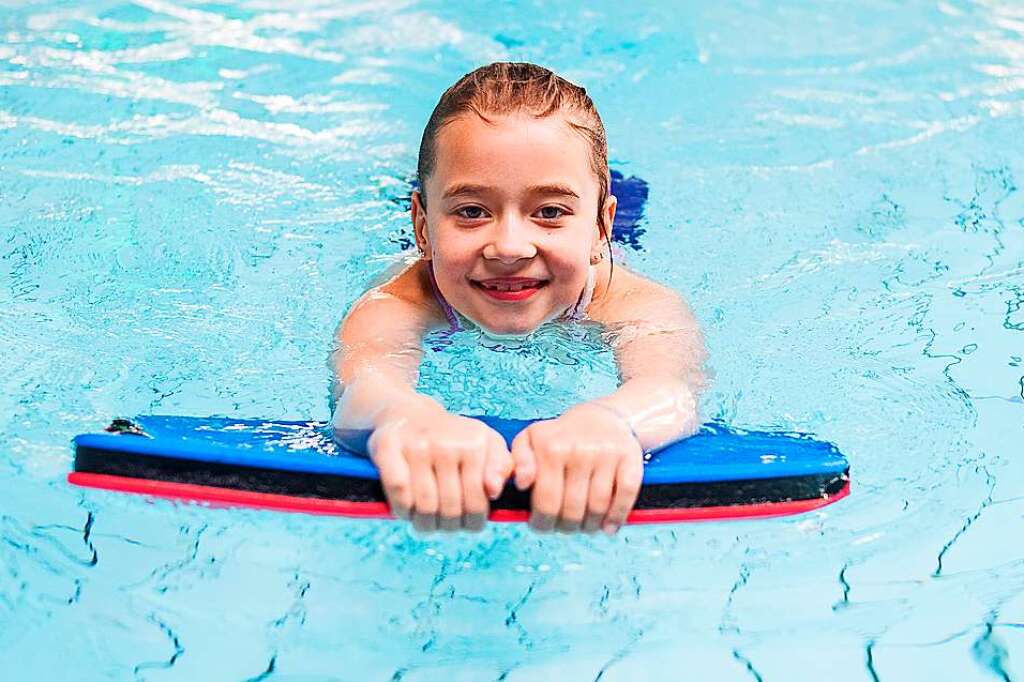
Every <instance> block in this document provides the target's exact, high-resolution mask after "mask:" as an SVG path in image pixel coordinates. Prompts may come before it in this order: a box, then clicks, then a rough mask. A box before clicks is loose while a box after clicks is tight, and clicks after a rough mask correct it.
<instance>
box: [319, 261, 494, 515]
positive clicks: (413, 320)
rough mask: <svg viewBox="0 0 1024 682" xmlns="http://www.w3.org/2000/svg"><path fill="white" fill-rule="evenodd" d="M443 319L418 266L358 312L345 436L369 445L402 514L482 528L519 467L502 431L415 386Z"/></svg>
mask: <svg viewBox="0 0 1024 682" xmlns="http://www.w3.org/2000/svg"><path fill="white" fill-rule="evenodd" d="M438 322H439V313H438V311H437V310H436V309H435V308H434V307H433V306H432V301H431V300H430V298H429V293H427V292H425V291H424V288H423V281H422V271H421V270H420V271H418V270H417V269H416V266H413V267H411V268H408V269H407V270H405V271H404V272H403V273H402V274H400V275H399V276H398V277H397V278H396V279H394V280H392V281H391V282H389V283H388V284H386V285H384V286H382V287H380V288H375V289H371V290H370V291H369V292H367V293H366V294H365V295H364V296H363V297H362V298H361V299H360V300H359V301H358V302H357V303H356V304H355V306H353V308H352V310H351V311H350V312H349V314H348V316H347V317H346V318H345V320H344V321H343V322H342V323H341V326H340V327H339V329H338V334H337V350H336V351H335V353H333V354H332V357H331V364H332V368H333V370H334V376H335V382H336V387H337V388H336V390H337V391H339V392H340V396H339V397H338V404H337V407H336V408H335V411H334V418H333V426H334V433H335V437H336V438H337V439H338V440H339V441H341V442H342V443H343V444H345V445H347V446H350V447H356V448H359V447H361V446H362V445H363V437H364V436H365V434H366V432H367V431H370V436H369V439H368V440H366V441H365V445H366V451H367V454H369V456H370V458H371V459H372V460H373V463H374V464H375V465H376V466H377V469H378V471H379V472H380V479H381V485H382V486H383V488H384V493H385V495H387V499H388V503H389V505H390V507H391V510H392V512H393V513H394V514H395V515H396V516H398V517H400V518H411V520H412V521H413V524H414V526H415V527H416V528H417V529H419V530H423V531H429V530H434V529H436V528H438V527H440V528H442V529H447V530H454V529H457V528H468V529H479V528H481V527H482V526H483V523H484V519H485V517H486V514H487V510H488V501H487V498H488V497H490V498H491V499H495V498H497V497H498V495H499V494H500V493H501V490H502V488H503V487H504V484H505V480H506V479H507V478H508V476H509V473H510V472H511V470H512V460H511V458H510V456H509V454H508V448H507V447H506V445H505V441H504V440H503V439H502V437H501V436H500V435H499V434H498V433H497V432H496V431H494V430H492V429H491V428H489V427H487V426H486V425H484V424H483V423H482V422H479V421H476V420H474V419H470V418H468V417H462V416H459V415H453V414H450V413H448V412H447V411H446V410H445V409H444V407H443V406H442V405H441V404H440V403H438V402H437V401H435V400H434V399H433V398H431V397H429V396H426V395H422V394H420V393H417V392H416V390H415V384H416V378H417V373H418V370H419V363H420V359H421V356H422V347H421V342H422V339H423V335H424V334H425V333H426V332H427V331H428V330H429V329H430V328H431V327H433V326H434V325H435V324H437V323H438Z"/></svg>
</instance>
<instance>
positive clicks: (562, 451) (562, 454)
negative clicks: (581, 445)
mask: <svg viewBox="0 0 1024 682" xmlns="http://www.w3.org/2000/svg"><path fill="white" fill-rule="evenodd" d="M539 454H540V457H541V459H543V461H545V462H565V461H566V460H567V459H568V458H569V456H570V455H571V454H572V448H570V447H569V445H568V444H567V443H564V442H562V441H557V440H556V441H551V442H549V443H547V444H546V445H545V446H544V447H543V448H541V451H540V453H539Z"/></svg>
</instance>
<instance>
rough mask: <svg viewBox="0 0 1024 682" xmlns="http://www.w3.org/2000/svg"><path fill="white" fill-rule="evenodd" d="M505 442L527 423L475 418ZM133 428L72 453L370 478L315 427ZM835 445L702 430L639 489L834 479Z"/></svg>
mask: <svg viewBox="0 0 1024 682" xmlns="http://www.w3.org/2000/svg"><path fill="white" fill-rule="evenodd" d="M475 418H476V419H480V420H481V421H483V422H485V423H486V424H488V425H489V426H491V427H492V428H494V429H495V430H496V431H498V432H499V433H500V434H501V435H502V436H503V437H504V438H505V440H506V442H508V443H511V441H512V439H513V438H514V437H515V436H516V434H518V433H519V432H520V431H521V430H523V429H524V428H526V427H527V426H529V425H530V424H531V423H532V422H531V421H528V420H518V419H499V418H495V417H475ZM132 422H133V423H134V424H136V425H138V426H139V427H141V429H142V430H143V431H144V432H145V435H133V434H127V433H121V434H114V433H91V434H84V435H80V436H77V437H76V438H75V441H74V442H75V445H76V446H77V447H84V448H93V449H97V450H104V451H111V452H122V453H132V454H137V455H148V456H153V457H167V458H176V459H185V460H191V461H198V462H210V463H220V464H229V465H234V466H242V467H257V468H267V469H277V470H285V471H297V472H305V473H312V474H324V475H332V476H350V477H357V478H366V479H376V478H378V475H377V469H376V467H375V466H374V465H373V463H372V462H370V461H369V460H368V459H367V458H366V457H365V456H364V455H361V454H358V453H354V452H350V451H349V450H346V449H345V448H343V447H341V446H340V445H338V444H337V443H336V442H335V441H334V439H333V438H332V436H331V431H330V427H329V425H328V424H326V423H324V422H317V421H275V420H260V419H230V418H222V417H179V416H160V415H149V416H141V417H137V418H135V419H133V420H132ZM848 466H849V465H848V463H847V461H846V458H845V457H844V456H843V455H842V453H840V452H839V450H838V449H837V448H836V446H835V445H833V444H831V443H828V442H824V441H820V440H816V439H814V438H813V437H812V436H809V435H806V434H797V433H781V432H771V431H751V430H741V429H734V428H730V427H728V426H726V425H725V424H722V423H720V422H710V423H708V424H705V425H704V426H703V427H702V428H701V430H700V431H699V432H698V433H697V434H696V435H694V436H692V437H690V438H687V439H685V440H683V441H679V442H677V443H673V444H672V445H669V446H667V447H665V448H663V449H661V450H659V451H658V452H656V453H654V454H653V455H650V457H649V460H648V461H647V463H646V465H645V468H644V484H645V485H650V484H655V485H656V484H665V483H709V482H715V481H739V480H751V479H769V478H784V477H791V476H810V475H824V474H835V475H840V474H843V473H845V472H846V471H847V469H848Z"/></svg>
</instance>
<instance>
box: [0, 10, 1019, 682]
mask: <svg viewBox="0 0 1024 682" xmlns="http://www.w3.org/2000/svg"><path fill="white" fill-rule="evenodd" d="M8 5H9V6H8V7H5V9H4V12H3V17H2V19H0V225H2V227H0V262H2V270H0V272H2V273H3V274H2V277H3V280H2V284H3V285H2V286H0V311H2V312H0V342H2V346H3V347H4V348H6V349H9V350H8V351H7V352H5V353H3V354H2V356H0V370H2V371H0V377H2V379H0V381H2V382H3V388H4V390H3V391H2V392H0V396H2V397H0V446H2V447H0V491H2V499H3V504H2V505H0V540H2V542H0V557H2V560H0V669H4V670H7V671H10V674H15V672H16V673H17V676H18V677H19V678H28V677H30V676H32V675H36V676H39V677H41V678H44V679H76V678H77V677H79V676H80V674H79V671H84V670H89V671H90V672H89V677H90V679H100V678H110V679H124V678H126V677H136V678H139V679H160V678H165V679H176V678H183V679H246V678H248V679H260V676H261V675H262V676H263V679H268V678H269V679H272V678H273V677H274V676H280V677H283V678H287V677H288V676H291V677H292V678H293V679H299V678H303V677H305V678H316V679H330V678H334V679H353V678H362V677H366V676H371V677H373V676H376V677H383V676H391V677H392V678H393V679H433V678H436V677H441V676H444V677H445V678H449V679H472V680H476V679H497V678H500V679H510V680H514V679H517V678H518V679H525V678H527V677H533V676H537V675H542V674H544V673H551V674H553V675H555V674H557V675H559V676H560V677H561V678H563V679H594V678H595V677H597V676H598V675H601V679H602V680H608V679H634V678H636V677H639V676H640V675H644V676H645V677H647V678H654V679H674V678H676V677H678V675H679V674H681V673H680V672H679V671H692V674H693V675H695V676H697V677H699V678H704V677H707V678H713V679H716V680H718V679H738V680H750V679H764V680H776V679H785V680H796V679H817V678H820V677H821V676H822V675H824V674H827V675H829V677H830V678H832V679H857V680H862V679H891V678H894V677H895V678H897V679H906V680H910V679H956V680H969V679H992V678H996V679H998V678H1000V677H1002V678H1003V679H1013V678H1014V675H1019V674H1020V670H1021V665H1022V663H1021V660H1022V657H1024V653H1022V652H1024V634H1022V633H1024V628H1022V627H1021V624H1022V623H1024V598H1022V597H1021V588H1022V587H1024V551H1022V549H1021V546H1020V543H1019V541H1018V540H1017V538H1019V537H1020V536H1021V531H1022V528H1021V526H1022V522H1024V501H1022V500H1024V497H1022V495H1024V493H1022V492H1021V491H1022V490H1024V470H1022V466H1024V465H1022V460H1021V457H1020V454H1021V452H1020V450H1021V445H1020V444H1021V443H1022V442H1024V433H1022V430H1024V417H1022V414H1024V413H1022V409H1024V369H1022V360H1021V357H1022V356H1024V344H1022V341H1021V339H1022V336H1021V334H1022V332H1024V262H1022V256H1021V254H1022V253H1024V198H1022V197H1024V193H1022V192H1021V191H1020V189H1019V187H1018V185H1019V182H1020V177H1021V174H1022V172H1024V170H1022V168H1024V158H1022V157H1024V155H1022V152H1021V151H1020V147H1019V145H1018V144H1016V142H1017V140H1018V138H1019V137H1020V133H1019V131H1020V129H1021V119H1022V115H1024V100H1022V98H1021V92H1022V90H1024V81H1022V76H1024V28H1022V27H1024V12H1022V11H1021V8H1020V7H1019V5H1018V4H1016V3H1012V2H996V1H994V0H986V1H984V2H974V3H970V2H947V1H943V2H939V3H931V2H929V3H900V4H883V3H868V4H864V3H859V4H851V5H847V6H842V7H840V6H833V5H829V6H828V7H827V8H825V7H820V6H816V5H807V6H805V5H800V4H796V3H782V4H779V3H746V4H744V5H731V6H728V7H717V6H714V5H702V4H697V3H694V4H692V5H682V6H680V5H678V4H676V3H665V4H664V6H661V7H658V6H654V5H645V6H644V7H643V8H637V7H633V6H627V5H626V4H623V3H617V4H612V3H597V4H590V5H588V6H587V7H586V8H583V9H581V8H579V7H571V6H568V5H566V6H562V5H559V6H557V7H548V6H543V7H541V6H539V5H538V6H537V7H535V8H534V7H533V6H532V5H530V4H529V3H526V5H527V6H526V7H525V8H524V7H523V6H522V5H523V3H508V4H500V5H494V6H487V7H486V8H483V7H482V6H481V7H479V8H478V7H476V6H470V5H468V4H466V3H416V2H392V3H366V4H347V3H345V4H342V3H333V2H326V3H324V2H301V3H289V5H288V6H287V7H286V8H282V7H281V6H280V5H279V4H278V3H266V2H261V1H255V0H253V1H251V2H243V3H238V4H218V5H202V4H180V5H179V4H173V3H166V2H161V1H158V0H144V1H140V2H136V3H133V4H122V3H117V2H103V3H99V2H86V3H78V4H76V5H75V6H74V7H73V8H68V7H66V6H57V5H52V6H50V5H47V4H46V3H33V4H25V5H20V4H19V5H13V4H11V3H8ZM880 18H884V21H881V20H880ZM499 58H516V59H529V60H535V61H541V62H544V63H546V64H549V65H551V66H553V67H555V68H557V69H559V70H560V71H562V72H564V73H565V74H566V75H568V76H570V77H573V78H577V79H579V80H581V81H582V82H584V83H585V84H586V86H587V87H588V90H589V91H590V92H591V93H592V94H593V95H594V97H595V99H596V101H597V103H598V106H599V108H600V109H601V111H602V114H603V116H604V118H605V121H606V124H607V127H608V130H609V137H610V140H611V145H612V148H611V156H612V160H613V166H614V167H615V168H617V169H619V170H622V171H623V172H624V174H626V175H633V176H637V177H640V178H643V179H644V180H645V181H646V182H647V183H648V185H649V188H650V198H649V201H648V203H647V206H646V219H645V221H644V222H643V223H642V226H643V229H644V233H643V234H642V236H641V237H640V238H639V240H638V244H639V247H640V249H639V250H638V249H634V248H632V247H631V246H626V247H624V248H625V249H626V250H628V252H629V254H628V255H629V262H630V265H631V266H632V267H635V268H636V269H637V270H639V271H641V272H645V273H648V274H650V275H652V276H654V277H656V278H658V279H659V280H661V281H663V282H665V283H666V284H668V285H670V286H673V287H675V288H677V289H679V290H680V291H682V292H684V293H685V294H686V295H687V296H688V297H690V299H691V301H692V303H693V305H694V308H695V310H696V311H697V313H698V315H699V317H700V318H701V320H702V321H703V323H704V324H705V326H706V331H707V336H708V342H709V345H710V350H711V365H712V369H713V370H714V373H715V382H714V384H713V386H712V389H711V392H710V394H709V395H708V397H707V399H706V400H705V404H704V411H705V412H706V413H707V415H708V416H709V417H718V418H723V419H726V420H728V421H730V422H732V423H735V424H738V425H759V426H773V427H778V428H783V429H800V430H811V431H815V432H817V433H818V434H819V435H820V436H822V437H824V438H827V439H829V440H832V441H834V442H836V443H837V444H839V445H840V447H841V448H842V449H843V451H844V452H845V453H846V454H847V455H848V456H849V457H850V459H851V462H852V465H853V477H854V493H853V495H852V496H851V497H850V498H848V499H846V500H844V501H843V502H842V503H840V504H838V505H836V506H834V507H831V508H829V509H827V510H824V511H821V512H818V513H815V514H813V515H808V516H803V517H799V518H793V519H783V520H775V521H757V522H743V523H729V524H700V525H678V526H664V527H650V528H638V529H629V530H627V531H626V532H624V533H623V534H622V535H621V536H620V537H618V538H615V539H611V540H609V539H606V538H589V537H578V538H577V537H573V538H567V537H562V536H545V537H539V536H535V535H531V534H530V533H528V532H525V531H524V530H523V529H522V528H518V527H514V526H495V527H491V528H489V529H487V530H486V531H485V532H484V533H483V534H481V535H479V536H464V537H462V536H460V537H428V538H419V537H415V536H413V535H411V534H410V533H409V532H408V530H407V529H406V528H404V527H402V526H400V525H396V524H387V523H366V522H358V521H346V520H339V519H319V518H309V517H302V516H281V515H276V514H269V513H259V512H223V511H211V510H204V509H202V508H189V507H175V506H172V505H169V504H166V503H153V504H149V503H145V502H141V501H139V500H137V499H134V498H120V497H117V496H114V495H107V494H99V493H88V494H83V493H81V492H80V491H77V490H70V489H68V488H67V486H66V485H65V484H64V483H63V474H64V473H65V472H66V471H67V469H68V467H69V463H70V451H69V449H68V447H67V444H68V441H69V439H70V437H71V436H72V435H73V434H75V433H78V432H82V431H88V430H92V429H95V428H97V427H98V426H101V425H103V424H104V423H106V422H107V421H109V419H110V418H111V417H112V416H117V415H120V416H130V415H133V414H136V413H146V412H163V413H178V414H195V415H204V414H228V415H233V416H243V417H245V416H248V417H266V418H277V419H288V418H291V419H325V418H326V417H327V410H328V402H329V401H328V399H327V380H326V374H325V369H324V359H325V357H326V354H327V352H328V350H329V348H330V339H331V336H332V332H333V330H334V327H335V325H336V324H337V322H338V319H339V318H340V316H341V313H342V311H343V310H344V308H345V307H346V306H347V305H348V303H349V302H350V301H351V300H352V298H353V297H354V296H355V295H356V294H357V293H358V292H360V291H361V290H362V288H363V286H364V285H365V283H366V282H367V281H368V280H369V279H370V278H371V276H372V275H373V273H374V272H375V271H377V270H379V269H381V268H383V267H385V266H386V265H387V264H388V263H391V262H393V261H395V260H396V259H397V258H399V257H400V256H399V254H400V251H401V248H402V246H403V244H404V240H405V239H406V238H407V237H406V235H407V230H406V225H407V221H408V218H407V216H406V215H405V214H404V213H403V211H402V205H401V201H400V198H401V197H402V196H405V195H406V194H407V192H408V188H409V186H408V178H409V176H410V173H411V172H412V169H413V168H414V166H415V159H414V154H415V145H416V144H417V142H418V139H419V134H420V130H421V126H422V124H423V122H424V121H425V119H426V116H427V114H428V113H429V110H430V107H431V106H432V105H433V103H434V102H435V101H436V98H437V96H438V95H439V93H440V92H441V91H442V90H443V88H444V87H446V86H447V85H448V84H450V82H451V81H452V80H453V79H454V78H455V77H457V76H458V75H460V74H461V73H463V72H465V71H467V70H469V69H470V68H472V67H473V66H476V65H478V64H480V63H483V62H486V61H489V60H492V59H499ZM537 343H538V344H539V345H537V346H533V347H528V348H525V349H519V352H517V353H512V352H508V351H505V352H502V353H498V352H494V350H488V349H486V348H484V349H480V348H469V346H467V348H469V350H464V351H460V352H452V353H448V354H445V353H428V357H427V363H426V364H425V367H424V373H423V374H424V376H423V382H424V386H425V387H427V386H429V385H430V384H431V383H433V384H434V386H435V388H436V389H437V390H438V392H439V393H440V394H441V396H442V397H443V398H446V399H447V400H449V401H451V402H452V404H453V406H454V405H458V406H461V407H464V408H465V409H466V410H467V411H473V410H474V409H476V408H479V409H481V410H485V409H486V410H493V411H495V412H501V411H512V410H514V409H516V408H518V409H520V410H530V409H534V410H536V411H537V416H543V415H544V414H549V413H551V411H552V410H554V409H555V408H556V407H557V404H558V401H562V402H563V403H564V402H571V401H572V400H575V399H577V398H578V396H580V392H581V391H599V390H600V389H601V388H602V387H603V386H605V385H607V384H606V383H602V382H608V381H611V380H612V379H613V378H614V368H613V367H612V366H611V365H610V364H609V358H608V357H607V355H604V356H601V355H600V354H594V355H588V354H586V353H584V354H582V356H581V357H582V358H584V359H583V360H581V361H580V364H579V365H570V364H567V362H568V361H570V360H575V356H574V354H575V353H577V352H578V349H579V348H580V345H579V344H580V341H579V340H577V339H574V340H572V343H571V344H569V343H567V340H566V339H564V338H562V337H559V336H557V335H556V336H553V337H551V338H547V337H544V338H542V339H540V340H538V341H537ZM584 345H585V344H584ZM555 349H563V350H564V351H565V354H563V356H562V361H559V360H558V358H557V357H555V358H554V359H552V360H551V361H550V362H546V361H544V358H550V357H551V351H553V350H555ZM455 350H459V349H458V348H456V349H455ZM541 350H543V351H544V352H543V353H541V352H540V351H541ZM566 354H567V355H566ZM538 367H539V369H538ZM497 370H500V372H499V371H497ZM581 377H583V379H584V380H581ZM452 379H458V382H456V383H454V384H453V383H449V384H448V388H447V389H444V386H445V382H446V381H449V382H450V381H451V380H452ZM503 382H506V383H503ZM513 383H514V384H515V385H517V386H520V387H521V389H522V394H521V395H513V394H512V393H511V392H509V391H507V390H500V389H501V388H502V386H505V385H508V384H513ZM485 389H489V390H485ZM525 396H528V397H529V400H526V399H524V397H525ZM516 399H520V400H522V404H518V405H517V404H516ZM470 408H473V409H470ZM520 416H526V415H523V414H522V413H520ZM55 642H58V643H59V644H60V648H61V649H60V650H61V652H62V654H61V655H60V656H55V655H54V652H55V644H54V643H55ZM808 652H810V653H811V654H813V655H808ZM502 676H504V677H502Z"/></svg>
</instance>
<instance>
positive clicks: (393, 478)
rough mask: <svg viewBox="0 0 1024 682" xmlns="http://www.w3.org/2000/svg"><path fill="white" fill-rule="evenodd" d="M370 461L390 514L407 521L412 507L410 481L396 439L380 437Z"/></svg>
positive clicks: (407, 467) (399, 445)
mask: <svg viewBox="0 0 1024 682" xmlns="http://www.w3.org/2000/svg"><path fill="white" fill-rule="evenodd" d="M370 459H371V460H372V461H373V463H374V465H376V467H377V471H378V472H379V474H380V483H381V487H382V488H384V496H385V497H387V500H388V506H389V507H391V513H392V514H394V515H395V516H396V517H398V518H400V519H408V518H409V509H410V508H411V507H412V505H413V496H412V481H411V480H410V472H409V465H408V463H407V462H406V461H405V457H404V456H403V455H402V448H401V444H400V443H399V441H398V439H396V438H392V437H390V436H388V435H383V436H381V437H380V438H379V439H377V440H376V442H375V443H374V448H373V452H371V453H370Z"/></svg>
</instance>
